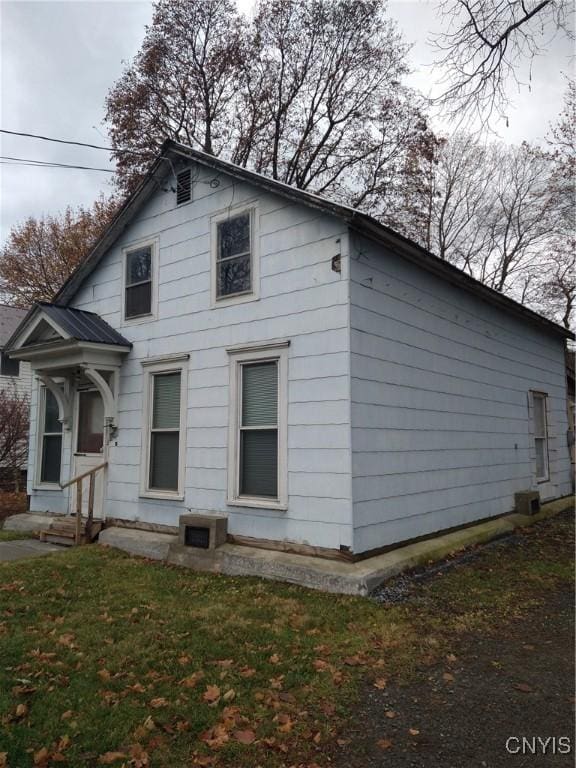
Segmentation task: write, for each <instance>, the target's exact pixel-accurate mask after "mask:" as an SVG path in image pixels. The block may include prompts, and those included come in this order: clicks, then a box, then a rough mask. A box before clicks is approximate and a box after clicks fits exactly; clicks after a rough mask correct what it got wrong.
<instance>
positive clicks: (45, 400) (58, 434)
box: [39, 388, 62, 484]
mask: <svg viewBox="0 0 576 768" xmlns="http://www.w3.org/2000/svg"><path fill="white" fill-rule="evenodd" d="M41 403H42V406H41V410H40V413H41V418H40V425H41V427H42V432H41V438H40V451H41V458H40V477H39V480H40V483H48V484H50V483H54V484H57V483H59V482H60V467H61V461H62V423H61V422H60V421H58V403H57V402H56V398H55V397H54V395H53V394H52V392H51V391H50V390H49V389H46V388H42V390H41Z"/></svg>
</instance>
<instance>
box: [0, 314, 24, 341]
mask: <svg viewBox="0 0 576 768" xmlns="http://www.w3.org/2000/svg"><path fill="white" fill-rule="evenodd" d="M24 317H26V310H25V309H18V308H17V307H8V306H6V305H5V304H0V349H3V348H4V347H5V346H6V342H7V341H8V339H9V338H10V337H11V336H12V334H13V333H14V331H15V330H16V328H18V326H19V325H20V323H21V322H22V319H23V318H24Z"/></svg>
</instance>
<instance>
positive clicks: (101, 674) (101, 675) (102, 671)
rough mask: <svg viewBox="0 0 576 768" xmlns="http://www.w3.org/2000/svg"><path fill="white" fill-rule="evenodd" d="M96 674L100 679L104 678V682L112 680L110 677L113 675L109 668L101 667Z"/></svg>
mask: <svg viewBox="0 0 576 768" xmlns="http://www.w3.org/2000/svg"><path fill="white" fill-rule="evenodd" d="M96 674H97V675H98V677H99V678H100V680H103V681H104V682H106V681H108V680H110V677H111V675H110V672H108V670H107V669H99V670H98V672H97V673H96Z"/></svg>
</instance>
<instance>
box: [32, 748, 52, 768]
mask: <svg viewBox="0 0 576 768" xmlns="http://www.w3.org/2000/svg"><path fill="white" fill-rule="evenodd" d="M49 757H50V753H49V752H48V750H47V749H46V747H42V749H39V750H38V751H37V752H34V757H33V760H34V765H39V766H45V765H46V764H47V763H48V758H49Z"/></svg>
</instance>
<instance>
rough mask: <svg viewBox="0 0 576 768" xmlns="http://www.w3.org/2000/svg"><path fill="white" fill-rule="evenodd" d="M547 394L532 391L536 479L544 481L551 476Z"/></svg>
mask: <svg viewBox="0 0 576 768" xmlns="http://www.w3.org/2000/svg"><path fill="white" fill-rule="evenodd" d="M547 399H548V398H547V395H546V394H545V393H543V392H532V419H533V430H534V447H535V449H536V480H537V481H538V482H544V481H545V480H548V478H549V476H550V467H549V460H548V418H547Z"/></svg>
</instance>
